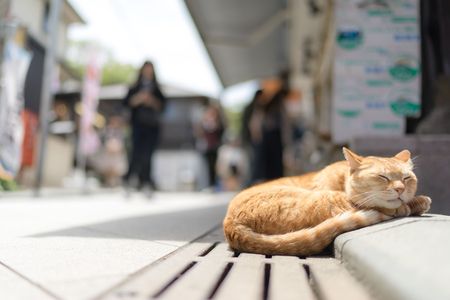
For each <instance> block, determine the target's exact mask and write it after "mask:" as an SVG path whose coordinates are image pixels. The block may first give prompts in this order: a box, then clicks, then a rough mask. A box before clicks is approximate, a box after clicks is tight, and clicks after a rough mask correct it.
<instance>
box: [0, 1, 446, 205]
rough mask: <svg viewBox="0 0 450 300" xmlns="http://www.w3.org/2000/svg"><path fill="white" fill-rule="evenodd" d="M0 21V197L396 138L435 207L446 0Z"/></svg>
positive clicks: (212, 183)
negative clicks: (143, 117)
mask: <svg viewBox="0 0 450 300" xmlns="http://www.w3.org/2000/svg"><path fill="white" fill-rule="evenodd" d="M0 25H1V30H0V64H1V85H0V93H1V94H0V97H1V98H0V183H1V185H0V186H1V190H2V192H3V193H6V192H8V191H18V190H28V189H34V190H35V191H36V192H38V191H39V190H40V189H41V188H43V187H44V188H45V187H54V188H64V189H75V190H85V191H86V190H89V189H97V188H121V187H125V188H126V189H128V188H129V189H141V188H145V185H146V184H148V185H149V188H150V189H151V190H153V191H154V190H158V191H212V192H217V191H236V190H240V189H242V188H243V187H246V186H248V185H251V184H254V183H257V182H262V181H265V180H269V179H272V178H277V177H280V176H289V175H297V174H302V173H305V172H309V171H312V170H316V169H318V168H321V167H323V166H325V165H327V164H329V163H330V162H333V161H336V160H340V159H342V156H341V152H340V151H341V150H340V149H341V147H342V146H343V145H350V147H352V148H353V150H355V151H356V152H359V153H361V154H364V155H365V154H376V155H393V154H395V153H396V151H400V150H402V149H404V148H407V149H410V150H411V151H412V153H413V155H414V156H417V158H416V160H415V162H416V164H417V173H418V175H419V178H420V179H421V184H420V189H421V191H420V192H423V193H426V194H429V195H431V197H432V198H433V199H434V204H433V205H434V207H433V209H434V211H435V212H441V213H450V205H449V204H448V199H449V197H448V196H450V189H449V187H448V186H449V185H446V184H442V181H439V180H436V179H437V178H449V175H450V168H449V167H448V166H450V136H449V135H448V134H450V40H449V39H448V37H449V36H450V3H448V2H447V1H444V0H427V1H425V0H422V1H419V0H247V1H237V0H228V1H219V0H185V1H182V0H166V1H156V0H145V1H144V0H135V1H125V0H95V1H82V0H1V1H0ZM144 62H151V71H149V72H150V75H149V76H147V75H144V76H139V75H143V73H145V72H146V71H144V69H145V65H144ZM143 66H144V68H142V67H143ZM146 76H147V77H146ZM156 77H157V80H156ZM147 83H149V84H150V89H149V90H148V91H144V92H143V93H144V94H142V95H145V97H144V96H143V97H144V98H146V99H147V98H148V99H147V100H148V101H149V102H148V103H150V104H148V105H147V104H136V103H140V102H139V101H141V100H139V99H138V98H139V97H134V95H135V94H134V92H136V91H141V89H142V88H143V86H145V85H146V84H147ZM135 98H136V99H137V100H136V101H135ZM144 98H142V99H144ZM147 100H142V103H144V102H145V101H147ZM155 103H156V104H155ZM142 107H151V109H150V110H151V112H150V113H148V115H147V117H146V118H147V119H152V121H151V123H152V124H149V123H146V122H144V123H145V125H143V124H144V123H139V122H141V121H139V118H140V117H139V116H138V115H140V114H141V113H140V112H141V111H142V110H143V109H141V108H142ZM138 111H139V112H138ZM139 124H140V125H139ZM143 132H145V133H143ZM149 132H153V134H151V133H149ZM143 141H147V142H144V143H143ZM148 160H149V162H147V161H148ZM149 163H150V167H142V165H145V166H147V165H148V164H149ZM148 172H150V175H148ZM145 173H147V175H146V174H145ZM136 177H137V178H136ZM133 178H134V179H133ZM446 180H447V179H446Z"/></svg>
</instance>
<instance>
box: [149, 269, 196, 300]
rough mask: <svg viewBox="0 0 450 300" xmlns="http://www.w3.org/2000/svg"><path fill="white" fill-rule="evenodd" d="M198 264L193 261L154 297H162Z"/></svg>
mask: <svg viewBox="0 0 450 300" xmlns="http://www.w3.org/2000/svg"><path fill="white" fill-rule="evenodd" d="M196 263H197V262H195V261H193V262H191V263H190V264H188V265H187V266H186V267H185V268H184V269H183V270H181V272H180V273H178V274H177V275H176V276H175V277H174V278H173V279H172V280H170V281H169V282H168V283H167V284H166V285H165V286H163V287H162V288H161V289H160V290H159V291H158V292H156V293H155V294H154V295H153V296H152V297H153V298H158V297H160V296H161V295H162V294H163V293H164V292H165V291H167V290H168V289H169V288H170V287H171V286H172V285H173V284H174V283H175V282H176V281H177V280H178V279H180V278H181V277H182V276H183V275H184V274H186V273H187V272H188V271H189V270H190V269H192V267H193V266H195V264H196Z"/></svg>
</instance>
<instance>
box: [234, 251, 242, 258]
mask: <svg viewBox="0 0 450 300" xmlns="http://www.w3.org/2000/svg"><path fill="white" fill-rule="evenodd" d="M239 255H241V252H237V251H234V253H233V257H239Z"/></svg>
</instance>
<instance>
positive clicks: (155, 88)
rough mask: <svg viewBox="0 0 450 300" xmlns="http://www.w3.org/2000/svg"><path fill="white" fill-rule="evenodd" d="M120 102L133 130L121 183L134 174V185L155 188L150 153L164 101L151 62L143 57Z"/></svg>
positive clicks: (147, 190) (156, 142) (146, 190)
mask: <svg viewBox="0 0 450 300" xmlns="http://www.w3.org/2000/svg"><path fill="white" fill-rule="evenodd" d="M123 104H124V105H125V106H126V107H127V108H129V109H130V110H131V120H130V121H131V130H132V149H131V159H130V163H129V167H128V172H127V173H126V174H125V176H124V183H125V185H126V186H127V187H128V186H129V185H130V180H131V179H132V178H133V177H136V176H137V178H138V185H137V188H138V189H145V190H144V191H145V192H149V193H150V192H151V190H156V184H155V181H154V180H153V178H152V176H151V170H152V155H153V153H154V151H155V149H156V147H157V144H158V140H159V132H160V123H161V122H160V121H161V114H162V111H163V110H164V107H165V104H166V98H165V97H164V95H163V94H162V92H161V90H160V87H159V84H158V80H157V77H156V74H155V69H154V66H153V63H151V62H149V61H146V62H145V63H144V64H143V66H142V67H141V69H140V71H139V76H138V78H137V81H136V83H135V84H134V85H132V86H131V87H130V89H129V91H128V94H127V96H126V97H125V99H124V100H123Z"/></svg>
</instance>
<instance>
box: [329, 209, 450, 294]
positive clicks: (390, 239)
mask: <svg viewBox="0 0 450 300" xmlns="http://www.w3.org/2000/svg"><path fill="white" fill-rule="evenodd" d="M334 247H335V255H336V258H338V259H340V260H341V262H342V263H343V264H344V266H345V267H346V268H347V269H348V270H349V271H350V272H351V273H352V275H353V276H355V277H356V278H357V279H359V280H360V281H361V282H362V283H363V284H364V285H365V286H366V288H367V289H368V290H369V291H370V293H371V294H372V296H373V297H375V298H376V299H383V300H384V299H386V300H390V299H392V300H400V299H401V300H404V299H413V300H416V299H417V300H423V299H433V300H439V299H442V300H444V299H450V284H449V281H448V280H449V278H450V217H449V216H442V215H425V216H422V217H409V218H401V219H396V220H392V221H388V222H384V223H381V224H377V225H374V226H370V227H366V228H363V229H360V230H356V231H352V232H348V233H345V234H342V235H340V236H339V237H338V238H336V240H335V243H334Z"/></svg>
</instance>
